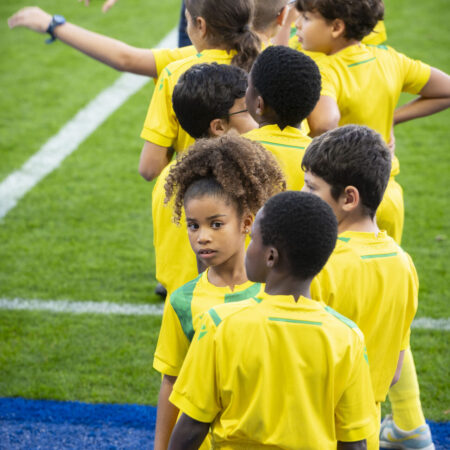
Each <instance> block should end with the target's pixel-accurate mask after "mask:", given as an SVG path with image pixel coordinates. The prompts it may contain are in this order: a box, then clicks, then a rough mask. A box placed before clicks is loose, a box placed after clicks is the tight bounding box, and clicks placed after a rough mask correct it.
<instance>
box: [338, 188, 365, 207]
mask: <svg viewBox="0 0 450 450" xmlns="http://www.w3.org/2000/svg"><path fill="white" fill-rule="evenodd" d="M341 199H342V204H341V207H342V209H343V211H345V212H352V211H354V210H355V209H356V208H358V207H359V205H360V201H361V197H360V195H359V191H358V189H357V188H355V186H347V187H346V188H345V189H344V192H343V194H342V197H341Z"/></svg>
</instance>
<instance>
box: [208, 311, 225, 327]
mask: <svg viewBox="0 0 450 450" xmlns="http://www.w3.org/2000/svg"><path fill="white" fill-rule="evenodd" d="M208 314H209V315H210V316H211V319H212V320H213V321H214V324H215V325H216V327H217V325H219V323H220V322H222V319H221V318H220V317H219V314H217V313H216V311H214V309H212V308H211V309H210V310H209V311H208Z"/></svg>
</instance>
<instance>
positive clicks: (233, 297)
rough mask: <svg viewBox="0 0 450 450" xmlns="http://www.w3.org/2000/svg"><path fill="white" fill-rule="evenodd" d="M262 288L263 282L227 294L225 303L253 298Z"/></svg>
mask: <svg viewBox="0 0 450 450" xmlns="http://www.w3.org/2000/svg"><path fill="white" fill-rule="evenodd" d="M260 290H261V283H255V284H253V285H251V286H250V287H248V288H247V289H245V290H243V291H239V292H233V293H231V294H225V297H224V301H225V303H232V302H240V301H242V300H247V299H248V298H252V297H255V296H256V295H258V294H259V291H260Z"/></svg>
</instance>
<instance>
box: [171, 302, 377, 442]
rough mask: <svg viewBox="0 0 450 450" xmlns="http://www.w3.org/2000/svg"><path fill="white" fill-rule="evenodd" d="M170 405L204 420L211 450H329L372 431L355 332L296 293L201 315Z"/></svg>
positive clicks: (360, 341) (364, 364)
mask: <svg viewBox="0 0 450 450" xmlns="http://www.w3.org/2000/svg"><path fill="white" fill-rule="evenodd" d="M261 300H262V301H261ZM169 400H170V401H171V402H172V403H173V404H175V405H176V406H177V407H178V408H179V409H180V410H181V411H182V412H183V413H185V414H187V415H188V416H190V417H192V418H194V419H196V420H198V421H201V422H206V423H212V425H211V435H212V441H213V448H220V449H244V448H245V449H253V448H263V447H264V448H283V449H295V450H298V449H299V448H304V449H306V448H308V449H311V448H317V449H319V448H320V449H321V450H326V449H330V450H331V449H333V450H335V449H336V441H337V440H341V441H358V440H361V439H365V438H366V437H368V436H369V435H370V434H371V433H373V432H374V430H375V422H376V420H375V417H376V411H375V401H374V399H373V392H372V387H371V382H370V373H369V365H368V361H367V356H366V354H365V347H364V338H363V335H362V333H361V332H360V331H359V330H358V328H357V327H356V325H355V324H354V323H352V322H351V321H350V320H348V319H347V318H344V317H343V316H341V315H340V314H338V313H336V312H335V311H333V310H332V309H331V308H328V307H325V305H323V304H322V303H320V302H317V301H314V300H310V299H307V298H304V297H300V298H299V300H298V302H295V301H294V298H293V297H292V296H269V295H267V294H263V295H261V296H260V297H259V298H256V299H252V300H247V301H244V302H240V303H236V304H233V305H220V306H218V307H215V308H213V309H211V310H209V311H208V312H207V313H205V314H204V315H203V319H202V322H201V325H200V326H199V328H198V329H197V331H196V334H195V336H194V339H193V341H192V345H191V347H190V349H189V352H188V355H187V357H186V360H185V364H184V365H183V368H182V370H181V372H180V375H179V377H178V379H177V381H176V383H175V385H174V389H173V391H172V394H171V396H170V398H169Z"/></svg>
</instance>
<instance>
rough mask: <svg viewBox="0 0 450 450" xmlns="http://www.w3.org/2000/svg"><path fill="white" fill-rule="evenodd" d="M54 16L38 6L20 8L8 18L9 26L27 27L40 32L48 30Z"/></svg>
mask: <svg viewBox="0 0 450 450" xmlns="http://www.w3.org/2000/svg"><path fill="white" fill-rule="evenodd" d="M51 21H52V16H51V15H50V14H49V13H47V12H45V11H43V10H42V9H41V8H38V7H37V6H27V7H25V8H22V9H20V10H19V11H17V12H16V13H15V14H13V15H12V16H11V17H10V18H9V19H8V26H9V28H16V27H25V28H29V29H30V30H33V31H37V32H38V33H45V32H46V31H47V28H48V26H49V25H50V22H51Z"/></svg>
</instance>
